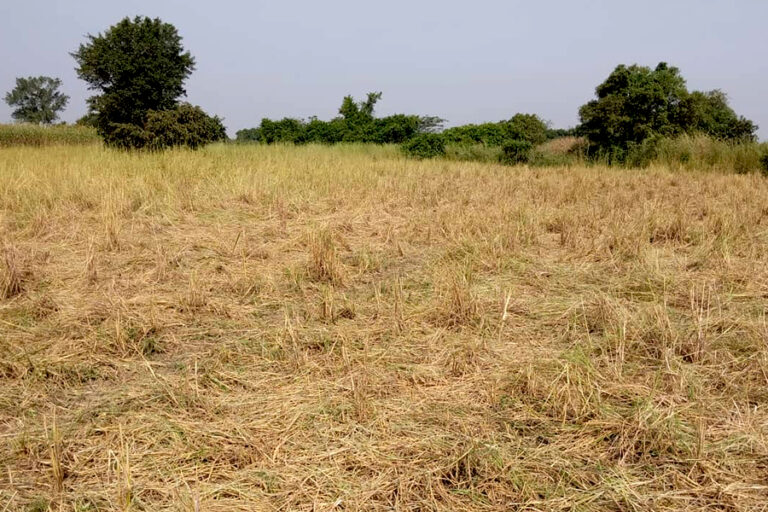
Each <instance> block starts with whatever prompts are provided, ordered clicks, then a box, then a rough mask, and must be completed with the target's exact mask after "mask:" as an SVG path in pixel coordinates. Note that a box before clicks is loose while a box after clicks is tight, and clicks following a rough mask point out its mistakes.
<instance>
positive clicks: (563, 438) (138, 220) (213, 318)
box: [0, 145, 768, 512]
mask: <svg viewBox="0 0 768 512" xmlns="http://www.w3.org/2000/svg"><path fill="white" fill-rule="evenodd" d="M0 251H2V253H1V254H0V511H2V512H5V511H6V510H7V511H11V510H14V511H15V510H21V511H46V510H51V511H66V512H75V511H77V512H85V511H203V512H208V511H212V512H213V511H216V512H224V511H252V510H305V511H355V510H381V511H385V510H387V511H416V510H435V511H469V510H482V511H509V510H530V511H537V510H562V511H604V510H617V511H635V510H637V511H639V510H659V511H664V510H730V511H758V510H766V503H768V321H767V315H768V179H765V178H763V177H761V176H759V175H757V174H750V175H725V174H717V173H712V172H710V173H695V172H683V171H674V172H673V171H670V170H667V169H665V168H651V169H648V170H642V171H640V170H626V169H616V168H613V169H612V168H602V167H571V168H536V169H529V168H526V167H517V168H510V167H503V166H498V165H492V164H480V163H467V162H450V161H441V160H434V161H423V162H419V161H412V160H406V159H404V158H403V157H401V156H400V154H399V152H398V150H397V148H390V147H373V146H336V147H317V146H305V147H281V146H269V147H264V146H236V145H230V146H224V145H222V146H212V147H209V148H207V149H205V150H202V151H199V152H191V151H171V152H166V153H162V154H130V153H121V152H116V151H110V150H107V149H104V148H102V147H100V146H92V147H88V146H86V147H49V148H42V149H41V148H25V147H16V148H5V149H0Z"/></svg>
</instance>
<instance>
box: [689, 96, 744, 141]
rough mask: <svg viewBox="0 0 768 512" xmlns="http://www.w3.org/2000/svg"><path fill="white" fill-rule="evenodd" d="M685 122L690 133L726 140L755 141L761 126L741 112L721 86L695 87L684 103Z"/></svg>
mask: <svg viewBox="0 0 768 512" xmlns="http://www.w3.org/2000/svg"><path fill="white" fill-rule="evenodd" d="M681 124H682V125H683V126H685V127H687V129H686V131H687V132H689V133H704V134H707V135H710V136H712V137H715V138H717V139H723V140H743V141H751V140H754V138H755V132H756V131H757V126H755V124H754V123H753V122H752V121H750V120H749V119H745V118H744V117H740V116H737V115H736V113H735V112H734V111H733V109H732V108H731V107H730V106H729V105H728V97H727V96H726V94H725V93H724V92H722V91H719V90H714V91H710V92H700V91H693V92H692V93H691V94H690V95H689V96H688V97H687V98H686V99H685V100H684V101H683V104H682V105H681Z"/></svg>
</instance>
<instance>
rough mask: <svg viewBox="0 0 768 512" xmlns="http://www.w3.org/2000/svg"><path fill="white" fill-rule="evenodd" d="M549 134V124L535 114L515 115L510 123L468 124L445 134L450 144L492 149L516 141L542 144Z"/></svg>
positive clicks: (449, 130) (450, 129)
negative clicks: (482, 146) (489, 147)
mask: <svg viewBox="0 0 768 512" xmlns="http://www.w3.org/2000/svg"><path fill="white" fill-rule="evenodd" d="M547 134H548V128H547V124H546V123H545V122H544V121H542V120H541V119H540V118H539V117H538V116H536V115H534V114H515V115H514V116H513V117H512V119H510V120H509V121H499V122H498V123H483V124H467V125H463V126H456V127H454V128H449V129H447V130H445V131H444V132H443V136H444V137H445V140H446V141H447V142H448V143H452V144H484V145H486V146H492V147H494V146H498V147H501V146H504V144H506V143H508V142H511V141H515V140H523V141H527V142H530V143H531V144H533V145H536V144H541V143H543V142H545V141H546V140H547Z"/></svg>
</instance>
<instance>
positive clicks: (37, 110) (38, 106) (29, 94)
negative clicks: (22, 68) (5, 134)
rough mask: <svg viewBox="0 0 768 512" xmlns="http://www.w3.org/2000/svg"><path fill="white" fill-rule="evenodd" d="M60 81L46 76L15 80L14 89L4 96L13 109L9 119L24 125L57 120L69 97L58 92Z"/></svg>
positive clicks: (48, 122)
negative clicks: (11, 118)
mask: <svg viewBox="0 0 768 512" xmlns="http://www.w3.org/2000/svg"><path fill="white" fill-rule="evenodd" d="M59 87H61V80H59V79H58V78H51V77H48V76H37V77H33V76H30V77H27V78H17V79H16V87H14V88H13V90H12V91H11V92H9V93H8V94H6V95H5V102H6V103H7V104H8V105H9V106H10V107H11V108H14V107H15V109H14V110H13V112H12V113H11V117H13V118H14V119H16V120H17V121H22V122H25V123H37V124H51V123H53V122H54V121H56V120H57V119H58V118H59V112H61V111H62V110H64V108H65V107H66V106H67V103H68V102H69V96H67V95H66V94H64V93H62V92H60V91H59Z"/></svg>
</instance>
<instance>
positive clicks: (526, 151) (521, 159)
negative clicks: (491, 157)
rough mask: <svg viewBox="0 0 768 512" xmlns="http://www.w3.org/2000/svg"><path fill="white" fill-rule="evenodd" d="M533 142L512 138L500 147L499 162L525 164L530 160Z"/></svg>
mask: <svg viewBox="0 0 768 512" xmlns="http://www.w3.org/2000/svg"><path fill="white" fill-rule="evenodd" d="M532 153H533V144H531V143H530V142H528V141H527V140H513V141H510V142H507V143H506V144H504V146H503V147H502V148H501V162H502V163H505V164H512V165H515V164H525V163H528V162H530V161H531V154H532Z"/></svg>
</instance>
